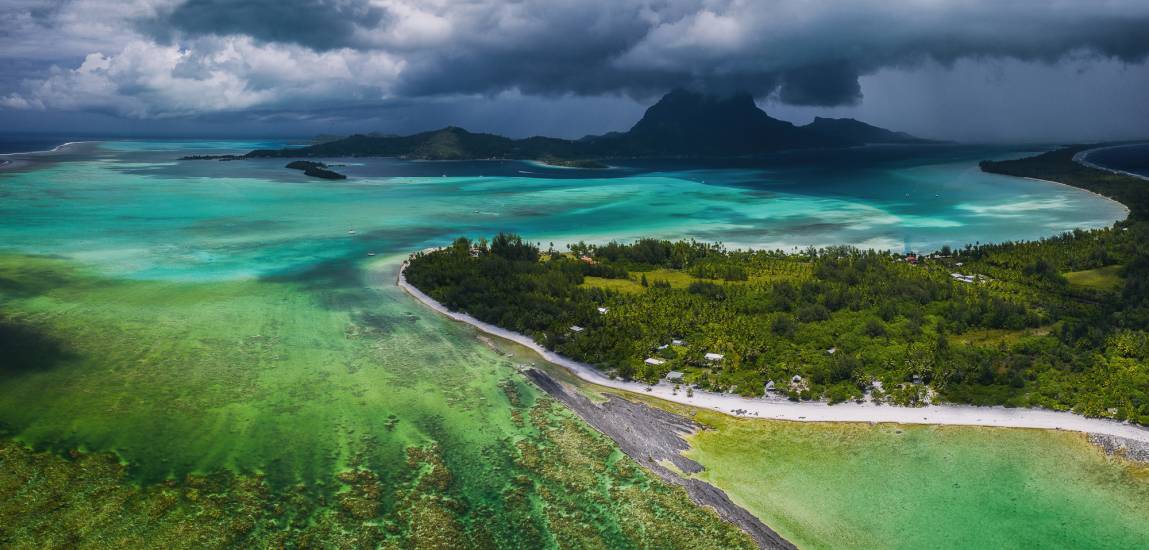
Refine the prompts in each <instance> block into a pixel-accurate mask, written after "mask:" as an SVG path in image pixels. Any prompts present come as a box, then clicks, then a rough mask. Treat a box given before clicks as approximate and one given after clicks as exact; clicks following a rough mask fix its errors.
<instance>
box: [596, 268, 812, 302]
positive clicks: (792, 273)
mask: <svg viewBox="0 0 1149 550" xmlns="http://www.w3.org/2000/svg"><path fill="white" fill-rule="evenodd" d="M644 275H645V276H646V281H647V284H650V285H653V284H654V283H656V282H660V281H661V282H665V283H667V284H669V285H670V286H671V288H679V289H682V288H687V287H689V286H690V283H694V282H699V281H706V282H710V283H717V284H746V283H768V282H775V281H790V282H795V283H797V282H801V281H803V280H806V279H807V278H809V276H810V266H809V264H806V263H803V262H796V261H790V260H774V261H770V262H768V263H766V264H764V265H759V266H755V269H754V270H752V271H751V273H750V275H749V280H748V281H723V280H722V279H701V278H698V277H694V276H693V275H691V274H690V273H688V272H686V271H683V270H681V269H655V270H652V271H632V272H630V278H629V279H606V278H603V277H584V278H583V284H582V286H584V287H587V288H602V289H607V290H614V291H616V292H622V293H627V294H633V293H639V292H642V291H643V288H644V287H643V286H642V277H643V276H644Z"/></svg>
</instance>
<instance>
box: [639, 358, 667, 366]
mask: <svg viewBox="0 0 1149 550" xmlns="http://www.w3.org/2000/svg"><path fill="white" fill-rule="evenodd" d="M643 363H646V364H647V365H653V366H655V367H657V366H659V365H661V364H663V363H666V361H663V360H662V359H657V358H654V357H647V358H646V361H643Z"/></svg>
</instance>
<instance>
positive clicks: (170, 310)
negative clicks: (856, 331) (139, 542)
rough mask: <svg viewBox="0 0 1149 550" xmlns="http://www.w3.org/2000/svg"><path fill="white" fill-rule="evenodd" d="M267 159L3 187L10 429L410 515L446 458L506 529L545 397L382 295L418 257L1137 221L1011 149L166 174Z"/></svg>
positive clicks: (459, 332)
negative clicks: (422, 485) (445, 251)
mask: <svg viewBox="0 0 1149 550" xmlns="http://www.w3.org/2000/svg"><path fill="white" fill-rule="evenodd" d="M271 145H274V144H268V143H254V142H247V143H244V142H109V143H106V144H103V145H101V146H99V147H95V148H93V149H91V150H88V151H85V152H83V153H82V154H81V153H74V154H68V155H62V156H61V155H57V156H55V157H52V158H54V159H56V160H58V162H55V163H51V164H44V165H42V166H39V167H38V168H36V169H34V170H28V171H22V172H0V249H2V250H3V254H2V255H0V323H2V324H0V336H2V337H4V338H5V341H8V342H12V341H16V342H23V343H25V344H22V345H24V347H25V348H26V349H24V350H23V351H24V352H25V357H30V358H32V359H29V360H21V361H16V362H15V364H13V362H12V361H9V362H8V364H7V365H5V366H4V367H3V368H0V428H3V429H4V430H6V431H7V432H8V433H9V434H10V435H12V436H13V437H15V438H17V439H18V440H20V441H23V442H26V443H28V444H30V445H33V446H35V447H37V448H44V449H50V450H55V451H65V450H67V449H73V448H81V449H86V450H91V451H112V452H115V453H116V454H117V455H118V456H119V457H120V458H121V459H122V460H124V461H125V462H126V463H127V468H128V470H127V471H128V475H129V477H130V478H131V479H133V480H135V481H136V482H143V483H144V484H145V485H147V484H150V483H153V482H156V481H159V480H163V479H166V478H181V477H183V476H186V475H188V474H195V473H208V472H214V471H218V470H220V469H225V470H228V471H233V472H239V473H241V474H245V475H246V474H258V475H263V476H266V479H267V480H268V481H269V482H270V483H272V484H273V485H274V486H276V487H279V488H284V487H289V486H292V485H293V484H296V483H300V482H302V483H304V484H305V485H307V486H309V487H320V489H315V492H317V493H323V492H324V491H325V489H322V487H324V486H326V487H328V488H330V487H331V486H332V479H333V478H334V477H335V476H336V475H338V474H339V473H340V472H343V471H345V470H347V469H348V468H351V467H356V468H358V467H363V468H369V469H370V470H371V471H373V472H377V473H378V474H379V475H380V476H381V478H382V479H381V483H383V484H384V485H385V486H387V487H391V488H394V495H395V496H393V497H384V500H386V499H393V500H394V499H401V498H402V494H403V491H404V489H401V487H404V486H405V485H404V483H407V481H405V480H406V478H403V476H404V475H407V474H404V473H403V472H404V471H406V470H405V469H404V468H403V467H400V466H399V465H400V464H403V463H405V461H406V460H407V459H408V457H407V454H406V453H408V450H409V449H411V448H433V449H435V453H436V456H439V457H441V460H442V461H443V462H444V463H445V464H446V465H447V469H448V470H449V471H450V472H451V473H452V475H453V476H454V477H453V480H454V481H453V482H452V483H451V484H450V487H451V490H450V492H451V494H453V495H454V496H455V498H459V499H461V500H462V501H464V502H466V503H468V504H467V506H471V507H472V509H471V510H472V511H470V512H460V514H461V515H462V516H464V517H470V518H479V517H484V518H490V517H492V516H491V515H490V514H495V516H496V517H497V516H498V513H496V512H497V510H499V508H498V505H496V504H495V503H499V502H502V501H503V500H504V498H505V491H506V490H507V488H508V487H514V486H516V485H515V484H516V483H519V482H520V481H516V480H520V477H521V476H522V475H525V474H524V471H525V470H524V468H526V467H525V466H523V465H522V464H521V462H522V461H523V460H524V456H527V455H523V454H522V453H523V451H522V450H521V449H519V446H520V444H521V443H522V442H523V441H527V440H531V441H534V439H532V438H537V437H539V430H540V428H539V425H538V424H537V423H532V422H524V421H523V419H522V416H523V415H525V414H527V413H526V412H524V411H525V409H523V408H524V407H529V406H531V404H532V403H534V402H535V401H536V400H537V398H538V395H537V392H536V391H535V390H534V389H532V387H531V386H529V385H527V384H525V383H524V382H523V381H522V380H521V379H520V378H518V377H517V376H516V375H515V372H514V368H513V363H512V359H511V358H508V357H505V356H502V355H500V354H498V353H496V352H495V351H492V350H491V349H489V348H488V347H487V346H484V345H483V344H481V343H480V342H478V341H477V340H476V339H475V338H474V334H473V333H472V332H471V331H469V330H467V329H464V328H462V327H460V326H458V325H456V324H454V323H450V322H447V321H446V320H444V319H443V318H441V317H439V316H437V315H435V314H433V313H431V312H428V311H427V310H425V309H423V308H421V307H420V306H419V305H417V304H416V303H414V302H413V301H411V300H409V299H408V298H407V297H406V296H405V295H403V294H402V293H401V292H400V291H398V290H397V289H396V288H395V287H394V286H393V284H392V282H393V277H394V273H395V269H396V268H397V265H398V262H399V261H400V259H401V258H403V257H405V255H406V254H407V253H409V252H411V251H414V250H418V249H421V248H424V247H427V246H433V245H439V244H444V243H446V242H448V241H449V240H450V239H452V238H454V237H455V236H457V235H458V234H460V233H466V234H470V235H490V234H492V233H494V232H496V231H499V230H512V231H518V232H521V233H523V234H524V235H526V236H527V237H529V238H531V239H534V240H540V241H543V242H544V245H545V243H546V242H548V241H555V242H556V243H562V242H569V241H575V240H580V239H588V240H604V239H609V238H616V237H617V238H631V237H637V236H644V235H655V236H660V237H668V238H669V237H695V238H700V239H707V240H721V241H724V242H727V243H731V244H736V245H754V246H770V247H786V248H789V247H794V246H807V245H819V244H838V243H853V244H859V245H865V246H879V247H890V248H903V247H907V246H909V247H914V248H919V247H933V246H940V245H941V244H947V243H949V244H960V243H964V242H966V241H967V240H982V241H989V240H1005V239H1015V238H1036V237H1041V236H1045V235H1050V234H1053V233H1056V232H1057V231H1061V230H1066V229H1070V228H1073V227H1078V226H1096V225H1106V224H1108V223H1111V222H1112V221H1114V220H1116V219H1119V218H1120V217H1122V216H1123V212H1122V210H1121V209H1120V208H1119V207H1117V206H1116V205H1114V204H1113V203H1111V202H1109V201H1105V200H1103V199H1100V198H1098V197H1096V196H1093V195H1090V194H1087V193H1083V192H1079V191H1075V190H1073V189H1069V188H1066V187H1062V186H1052V185H1049V184H1045V183H1040V182H1033V181H1026V180H1015V179H1010V178H1002V177H998V176H991V175H986V174H981V173H980V172H978V171H977V170H976V161H977V160H979V159H981V158H985V157H986V156H996V157H1000V156H1009V155H1015V154H1017V152H1012V151H1004V150H995V149H979V148H940V149H917V150H901V149H890V150H885V149H877V150H874V151H854V152H849V153H843V158H842V159H840V161H833V160H827V159H822V161H821V162H820V163H819V165H818V167H817V168H810V167H809V163H808V162H806V161H808V160H809V159H805V160H803V159H779V160H778V161H777V162H776V163H772V164H770V165H769V166H728V167H724V168H722V169H713V168H706V169H703V168H699V167H695V166H684V165H677V166H674V165H670V164H653V165H642V164H635V165H631V166H625V167H620V168H617V169H614V170H609V171H605V172H599V171H591V172H587V171H579V170H549V169H546V168H544V167H539V166H536V165H532V164H526V163H513V162H472V163H425V162H400V161H394V160H386V159H371V160H356V161H349V162H348V163H347V164H348V165H347V166H343V167H341V168H340V170H342V171H345V172H347V173H348V174H349V175H350V176H351V179H349V180H347V181H346V182H337V183H332V182H326V181H317V180H312V179H307V178H304V177H303V176H301V175H299V174H298V173H295V172H293V171H288V170H285V169H283V168H282V165H281V163H279V162H273V161H267V162H263V161H245V162H180V161H177V160H175V159H176V158H178V156H180V155H183V154H193V153H210V152H223V151H230V150H246V149H250V148H255V147H268V146H271ZM369 252H374V253H375V254H376V255H375V256H374V257H369V256H368V253H369ZM28 342H31V344H27V343H28ZM508 384H510V385H511V386H513V387H514V388H516V390H515V392H514V393H515V394H516V395H518V396H519V399H520V400H521V403H520V405H519V406H518V408H516V406H513V404H512V403H510V402H509V401H508V393H507V391H506V388H507V385H508ZM516 411H517V412H516ZM516 417H517V418H516ZM965 443H967V444H968V445H969V451H968V452H969V453H971V455H977V454H978V453H993V452H994V451H993V448H994V447H993V446H994V445H995V443H993V442H992V441H989V442H987V441H983V440H980V439H978V438H977V437H973V438H971V439H969V440H967V441H966V442H965ZM541 445H542V446H543V447H547V445H551V444H547V443H543V444H541ZM552 446H553V445H552ZM1078 450H1080V449H1078ZM1074 452H1076V451H1074ZM570 456H574V455H570V454H569V453H568V454H562V455H559V456H558V457H557V458H554V460H553V462H554V463H555V464H556V467H557V466H563V467H567V466H569V465H568V464H567V463H566V462H564V460H567V459H568V458H569V457H570ZM564 457H567V458H564ZM570 460H572V461H573V460H574V459H573V458H570ZM599 460H600V466H601V465H602V464H605V463H606V462H603V460H604V458H603V457H599ZM610 460H615V459H610ZM608 462H609V461H608ZM571 464H574V463H573V462H572V463H571ZM528 469H529V468H528ZM603 475H605V474H603ZM967 475H973V472H969V473H968V474H967ZM401 478H402V479H401ZM601 483H602V485H601V487H599V489H601V490H603V491H607V490H609V489H610V488H611V482H610V481H609V480H606V479H605V478H603V481H601ZM385 493H386V494H391V493H387V492H386V491H385ZM543 493H545V492H543ZM540 494H542V493H540ZM546 494H549V493H546ZM533 498H536V499H541V500H539V501H538V502H535V503H534V504H532V505H531V506H530V507H529V508H530V509H532V510H535V511H534V512H532V514H534V515H535V517H541V515H545V513H544V512H543V511H541V510H546V509H547V507H546V506H544V505H543V504H540V503H541V502H542V501H543V500H545V499H544V497H542V496H536V497H533ZM563 498H565V497H563ZM588 498H589V497H588ZM596 498H598V497H596ZM593 500H594V499H591V500H588V501H585V502H583V503H582V504H577V503H574V504H571V503H568V504H569V505H570V506H575V507H576V508H577V506H583V505H589V504H587V503H588V502H593ZM960 504H961V505H963V506H965V505H969V504H970V503H968V502H964V503H960ZM392 505H394V502H391V503H390V504H388V505H387V506H392ZM852 505H853V504H851V506H852ZM483 506H495V508H494V510H496V512H491V511H490V510H488V511H487V512H486V513H487V515H482V514H480V513H478V512H476V511H474V510H479V509H482V507H483ZM385 507H386V506H385ZM594 508H595V509H596V510H597V509H603V508H601V507H600V505H599V504H595V505H594ZM552 512H553V511H552ZM515 513H519V512H515ZM540 514H541V515H540ZM505 515H506V516H507V517H511V513H510V512H506V514H505ZM596 517H599V516H596ZM604 517H605V516H604ZM610 517H616V518H617V517H619V516H610ZM959 518H961V519H962V520H963V521H964V519H965V518H962V517H961V516H954V519H955V522H954V523H953V525H954V526H955V527H954V528H955V529H957V528H959V527H957V526H958V525H959V523H958V522H957V521H956V520H957V519H959ZM473 521H478V520H473ZM508 521H509V520H508ZM595 521H607V522H608V523H609V522H610V521H621V520H608V519H602V517H600V518H599V519H596V520H595ZM504 527H506V529H507V530H508V532H510V531H513V529H514V528H513V526H512V525H509V524H508V525H505V526H504ZM616 531H617V530H616ZM606 532H615V531H611V529H606ZM613 540H615V542H616V543H617V541H618V540H621V539H613Z"/></svg>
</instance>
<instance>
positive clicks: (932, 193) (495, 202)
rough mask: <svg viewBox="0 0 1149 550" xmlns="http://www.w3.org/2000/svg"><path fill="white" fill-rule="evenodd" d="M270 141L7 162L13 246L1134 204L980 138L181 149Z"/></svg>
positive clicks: (244, 244)
mask: <svg viewBox="0 0 1149 550" xmlns="http://www.w3.org/2000/svg"><path fill="white" fill-rule="evenodd" d="M269 145H274V144H273V143H266V142H247V143H244V142H106V143H102V144H99V146H98V147H96V148H95V149H94V150H93V151H91V152H90V153H88V154H87V155H83V156H81V158H76V156H72V157H70V158H69V159H68V160H67V161H64V162H59V163H56V164H53V165H50V166H48V167H45V168H41V169H37V170H32V171H26V172H19V173H7V174H2V175H0V193H3V202H2V203H0V239H2V242H3V243H4V245H3V246H4V248H7V249H9V250H18V251H25V252H36V253H47V254H61V255H64V256H67V257H69V258H73V259H76V260H79V261H82V262H85V263H88V264H90V265H93V266H96V267H97V268H99V269H101V270H103V271H105V272H108V273H114V274H115V275H117V276H130V277H137V278H187V279H194V280H199V281H202V280H206V279H233V278H243V277H259V276H266V275H268V274H277V273H283V272H292V271H300V270H305V269H308V267H309V266H313V265H315V264H317V263H321V262H325V261H358V260H361V259H363V258H364V257H365V255H366V254H367V253H368V252H375V253H377V254H379V255H380V256H383V255H387V254H403V253H407V252H410V251H414V250H418V249H421V248H423V247H427V246H434V245H441V244H443V243H445V242H447V241H448V240H449V239H451V238H452V237H454V236H457V235H460V234H466V235H490V234H492V233H494V232H497V231H515V232H519V233H521V234H523V235H525V236H527V237H529V238H531V239H532V240H536V241H540V242H543V243H544V244H546V243H548V242H555V243H564V242H570V241H576V240H587V241H605V240H609V239H633V238H636V237H641V236H655V237H665V238H694V239H699V240H706V241H721V242H724V243H726V244H727V245H728V246H731V247H756V248H781V249H787V250H792V249H794V248H804V247H807V246H826V245H836V244H851V245H855V246H859V247H864V248H881V249H891V250H897V251H902V250H926V251H928V250H932V249H937V248H939V247H941V246H942V245H951V246H961V245H963V244H965V243H972V242H996V241H1003V240H1019V239H1037V238H1041V237H1046V236H1050V235H1054V234H1057V233H1059V232H1062V231H1067V230H1071V229H1073V228H1078V227H1086V228H1088V227H1101V226H1106V225H1109V224H1111V223H1112V222H1114V221H1116V220H1118V219H1121V218H1123V217H1124V209H1123V208H1122V207H1121V206H1120V205H1118V204H1116V203H1114V202H1112V201H1108V200H1105V199H1103V198H1100V197H1097V196H1095V195H1091V194H1089V193H1086V192H1083V191H1079V190H1075V189H1072V188H1069V187H1065V186H1060V185H1053V184H1049V183H1044V182H1038V181H1030V180H1024V179H1016V178H1008V177H1003V176H997V175H991V174H984V173H982V172H980V171H979V170H978V168H977V161H978V160H981V159H984V158H1002V157H1009V156H1017V155H1019V154H1021V153H1019V152H1013V151H1003V150H997V149H986V148H976V147H946V146H931V147H874V148H862V149H854V150H847V151H837V152H820V153H807V154H803V155H790V156H780V157H777V158H775V159H773V160H769V161H765V162H763V163H761V165H759V166H752V165H737V164H735V165H731V166H727V167H723V168H718V169H715V168H702V167H696V166H691V165H689V164H685V163H640V162H635V163H631V164H629V165H626V166H623V167H618V168H614V169H611V170H603V171H584V170H570V169H547V168H545V167H539V166H538V165H535V164H528V163H520V162H501V161H488V162H404V161H398V160H391V159H353V160H349V161H347V165H346V166H343V167H342V168H341V170H342V171H344V172H346V173H347V174H348V175H349V176H350V179H348V180H347V181H345V182H338V183H333V182H328V181H319V180H313V179H309V178H306V177H304V176H302V175H301V174H299V173H297V172H294V171H290V170H285V169H284V168H283V167H282V165H283V162H281V161H277V160H259V161H240V162H213V161H178V160H176V159H177V158H178V157H179V156H181V155H184V154H192V153H219V152H223V151H243V150H246V149H248V148H250V147H266V146H269ZM83 157H87V158H83ZM810 163H817V164H816V166H815V167H811V165H810ZM352 231H353V232H354V233H351V232H352Z"/></svg>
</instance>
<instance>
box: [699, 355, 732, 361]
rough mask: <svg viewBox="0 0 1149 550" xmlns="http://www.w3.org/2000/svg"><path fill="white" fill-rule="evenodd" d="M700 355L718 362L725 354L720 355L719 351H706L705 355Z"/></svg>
mask: <svg viewBox="0 0 1149 550" xmlns="http://www.w3.org/2000/svg"><path fill="white" fill-rule="evenodd" d="M702 357H703V358H705V359H706V360H707V361H714V362H718V361H721V360H723V359H725V358H726V356H725V355H722V354H721V353H707V354H706V355H703V356H702Z"/></svg>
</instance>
